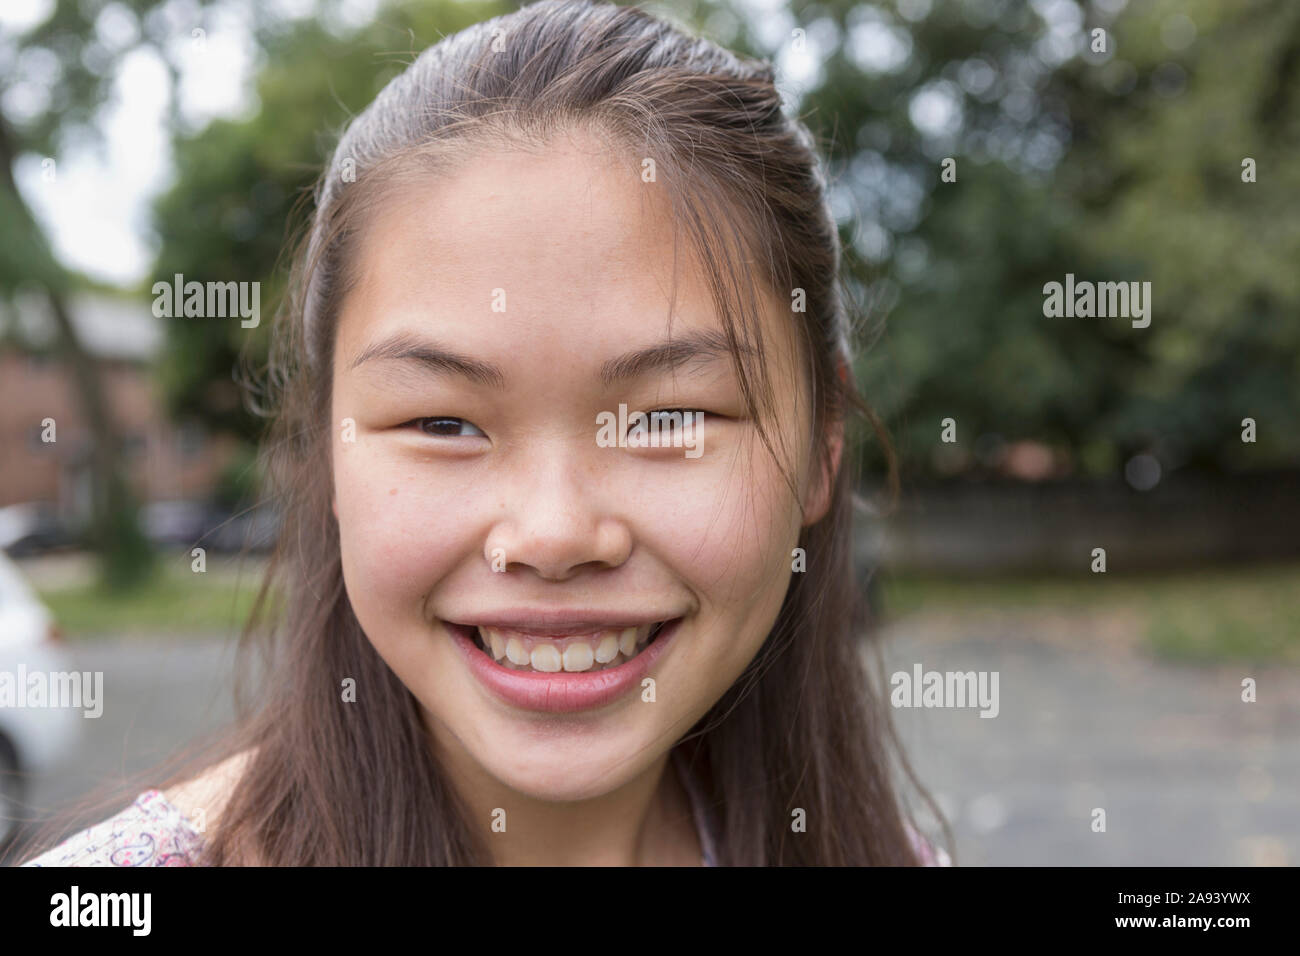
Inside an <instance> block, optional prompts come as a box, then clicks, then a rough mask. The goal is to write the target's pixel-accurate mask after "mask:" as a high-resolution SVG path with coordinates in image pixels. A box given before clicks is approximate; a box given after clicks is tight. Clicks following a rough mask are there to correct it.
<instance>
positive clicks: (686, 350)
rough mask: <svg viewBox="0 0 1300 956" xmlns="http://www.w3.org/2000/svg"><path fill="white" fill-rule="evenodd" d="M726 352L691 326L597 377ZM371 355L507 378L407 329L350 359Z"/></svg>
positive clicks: (496, 382) (721, 342) (720, 339)
mask: <svg viewBox="0 0 1300 956" xmlns="http://www.w3.org/2000/svg"><path fill="white" fill-rule="evenodd" d="M741 351H743V352H747V351H750V349H748V348H747V347H745V346H741ZM730 353H731V347H730V345H729V344H728V342H727V338H726V336H724V335H723V334H722V333H721V332H718V331H715V330H712V329H701V330H696V331H692V332H687V333H686V334H684V335H682V336H681V337H680V338H676V339H672V340H671V341H667V342H661V343H659V344H657V345H651V346H647V347H646V348H643V349H636V350H634V351H631V352H628V353H627V354H625V355H621V356H619V357H618V358H615V359H610V360H609V361H608V362H605V363H604V364H603V365H602V366H601V369H600V380H601V384H602V385H604V386H606V387H608V386H610V385H614V384H616V383H618V382H625V381H627V380H629V379H634V378H639V377H641V376H644V375H648V374H650V373H652V372H666V371H671V370H673V369H676V368H681V367H682V366H683V365H687V364H689V363H691V362H694V361H713V360H715V359H718V358H720V357H722V356H723V355H729V354H730ZM372 360H381V361H382V360H398V361H402V360H404V361H414V362H418V363H419V364H421V365H423V366H425V367H426V368H427V369H429V370H430V371H433V372H437V373H440V374H446V373H451V374H453V375H460V376H462V377H464V378H468V379H469V380H470V381H473V382H477V383H479V384H483V385H490V386H492V387H494V388H505V383H506V377H505V373H504V372H502V371H501V368H500V366H497V365H493V364H492V363H491V362H482V361H479V360H478V359H472V358H469V357H467V356H464V355H460V354H458V353H456V352H454V351H452V350H451V349H448V348H444V347H443V346H441V345H439V344H438V343H436V342H430V341H425V340H421V339H417V338H415V337H413V336H411V335H408V334H406V333H399V334H398V335H394V336H392V337H390V338H387V339H382V340H380V341H379V342H376V343H374V344H373V345H370V346H368V347H367V348H366V349H365V350H364V351H363V352H362V353H361V354H360V355H358V356H357V357H356V359H354V360H353V362H352V368H354V369H355V368H357V367H358V366H360V365H362V364H363V363H365V362H369V361H372Z"/></svg>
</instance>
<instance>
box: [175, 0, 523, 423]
mask: <svg viewBox="0 0 1300 956" xmlns="http://www.w3.org/2000/svg"><path fill="white" fill-rule="evenodd" d="M510 9H512V7H510V6H509V5H507V4H501V3H491V2H489V3H461V2H456V0H441V2H432V3H430V2H420V3H410V4H398V5H395V6H391V7H388V8H384V9H382V10H381V11H380V13H379V14H378V16H377V18H376V19H375V21H374V22H373V23H370V24H368V25H366V26H363V27H360V28H356V29H342V28H340V27H337V26H333V25H330V24H329V22H328V21H322V20H321V19H303V20H298V21H289V22H286V21H278V20H274V19H269V18H268V19H266V20H264V21H263V22H262V23H261V26H260V29H259V31H258V35H257V37H258V42H259V45H260V46H261V48H262V51H263V53H264V61H265V64H266V65H265V67H264V68H263V69H262V70H261V72H260V73H259V75H258V77H257V88H256V93H257V99H258V102H259V104H260V109H259V110H258V112H257V114H256V115H255V116H254V117H252V118H251V119H247V120H218V121H216V122H213V123H211V124H210V125H208V126H207V127H205V128H204V129H203V130H201V131H199V132H197V133H194V134H192V135H184V134H182V135H179V136H178V137H177V138H176V141H175V150H176V166H177V169H178V171H179V175H178V177H177V179H176V182H175V183H174V185H173V186H172V187H171V188H170V189H169V190H168V191H167V192H166V193H165V194H164V195H162V196H161V197H159V199H158V201H157V202H156V204H155V207H154V225H155V228H156V230H157V232H158V234H159V236H160V238H161V240H162V248H161V251H160V253H159V256H158V260H157V264H156V266H155V269H154V274H155V275H157V276H158V277H159V278H160V279H167V278H168V277H170V276H172V275H174V274H176V273H181V274H183V275H185V276H186V277H187V278H189V277H194V278H199V277H209V278H216V279H220V280H221V281H223V282H228V281H232V280H233V281H248V282H253V281H260V282H261V283H262V286H261V290H262V300H263V302H264V303H267V302H269V303H276V302H279V301H280V299H281V298H282V296H283V292H284V288H285V283H286V280H287V268H288V261H287V259H288V252H289V251H290V247H291V243H292V239H293V237H294V234H295V230H296V229H297V228H298V227H300V226H301V225H302V224H303V222H304V216H303V215H302V210H301V209H299V210H295V204H296V203H299V202H304V203H305V202H309V201H310V198H311V196H310V190H311V186H312V184H313V182H314V181H315V178H316V176H317V175H318V173H319V172H320V168H321V166H322V165H323V163H324V161H325V159H326V157H327V156H328V153H329V150H330V148H331V147H332V145H333V142H332V140H331V134H332V132H336V131H338V130H339V129H340V128H341V127H342V125H343V124H344V123H345V122H346V121H347V120H348V119H349V118H350V117H351V116H352V115H355V114H356V113H357V112H360V110H362V109H363V108H364V107H365V106H366V105H367V104H368V103H369V102H370V101H371V100H372V99H373V98H374V96H375V94H376V93H378V92H379V90H381V89H382V88H383V87H384V85H385V84H386V83H387V82H388V81H389V80H390V79H391V78H392V77H394V76H396V75H397V74H398V73H400V72H401V71H402V69H404V68H405V66H406V64H407V63H409V62H410V61H411V60H412V59H414V57H415V56H416V55H417V54H418V53H419V52H420V51H421V50H423V49H424V48H425V47H426V46H428V45H429V44H431V43H434V42H436V41H437V39H438V38H439V37H440V36H442V35H443V34H446V33H453V32H455V31H457V30H460V29H463V28H464V27H466V26H469V25H470V24H472V23H477V22H479V21H481V20H485V19H488V18H489V17H492V16H496V15H497V14H500V13H505V12H508V11H509V10H510ZM263 317H264V318H265V319H269V317H270V310H269V309H266V308H265V307H264V309H263ZM269 326H270V322H269V321H263V322H262V323H261V324H259V326H258V327H257V328H256V329H244V328H242V327H241V326H240V324H239V323H213V322H172V323H170V324H169V325H168V328H167V343H166V347H165V352H164V361H163V363H162V367H161V375H162V381H163V386H164V391H165V394H166V395H167V396H168V400H169V402H170V405H171V408H172V410H173V412H175V413H176V414H179V415H186V416H193V417H196V418H199V419H201V420H203V421H204V422H206V423H207V424H208V425H209V426H211V427H213V428H216V429H219V430H222V431H226V432H230V433H233V434H235V435H238V436H241V437H243V438H245V439H246V440H248V441H250V442H253V441H255V440H256V439H257V438H258V436H259V434H260V429H261V424H262V423H261V420H260V419H259V418H257V417H256V416H255V415H254V414H253V413H252V412H251V411H250V410H249V408H248V407H247V404H246V403H244V402H242V401H241V393H240V387H239V383H238V382H237V380H239V379H244V380H245V381H244V382H243V384H251V383H254V382H255V375H247V376H246V375H244V374H242V372H243V371H245V370H247V371H249V372H251V371H253V367H255V366H256V365H258V364H259V363H261V362H262V361H264V359H265V357H266V349H267V345H268V343H269V336H268V332H269ZM232 370H234V371H235V374H233V375H232Z"/></svg>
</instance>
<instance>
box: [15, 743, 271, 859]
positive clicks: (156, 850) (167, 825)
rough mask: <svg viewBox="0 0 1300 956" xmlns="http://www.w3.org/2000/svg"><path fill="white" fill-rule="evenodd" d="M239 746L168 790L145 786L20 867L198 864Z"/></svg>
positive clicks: (239, 767) (241, 758)
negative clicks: (127, 802) (120, 805)
mask: <svg viewBox="0 0 1300 956" xmlns="http://www.w3.org/2000/svg"><path fill="white" fill-rule="evenodd" d="M249 755H250V753H249V751H244V752H242V753H240V754H237V755H235V756H234V757H231V758H229V759H227V760H224V761H222V762H220V763H217V764H213V765H212V766H211V767H208V768H207V769H206V770H204V771H203V772H202V773H200V774H199V775H198V776H196V777H194V778H192V779H190V780H187V781H185V782H183V783H181V784H178V785H177V786H174V787H169V788H167V790H165V791H163V790H146V791H145V792H144V793H142V794H140V795H139V796H138V797H136V799H135V802H134V803H132V804H131V805H130V806H129V807H127V808H126V809H125V810H123V811H121V812H120V813H118V814H115V815H114V816H112V817H110V818H108V819H107V820H104V821H102V822H101V823H97V824H96V825H95V826H93V827H89V828H87V829H85V830H82V831H81V832H80V833H77V834H75V835H73V836H71V837H69V838H68V839H67V840H64V841H63V842H62V843H60V844H59V845H58V846H56V847H54V848H53V849H51V850H48V851H46V852H45V853H42V854H40V855H39V856H37V857H35V858H33V859H31V860H28V861H27V862H26V863H24V864H23V865H24V866H197V865H198V864H199V856H200V853H201V851H202V849H203V844H204V836H203V834H204V833H205V832H208V831H209V830H210V829H211V827H212V825H213V823H214V822H215V820H216V818H217V817H218V816H219V815H220V813H221V810H222V809H223V807H224V806H225V803H226V801H227V799H228V798H229V796H230V793H231V792H232V790H233V788H234V787H235V786H236V785H237V784H238V782H239V778H240V776H241V774H242V773H243V769H244V766H245V764H246V763H247V759H248V757H249Z"/></svg>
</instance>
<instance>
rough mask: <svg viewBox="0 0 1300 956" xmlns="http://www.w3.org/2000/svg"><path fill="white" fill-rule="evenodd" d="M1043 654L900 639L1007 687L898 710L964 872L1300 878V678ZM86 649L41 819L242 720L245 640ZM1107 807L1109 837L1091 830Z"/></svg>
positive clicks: (967, 635) (916, 636) (1090, 646)
mask: <svg viewBox="0 0 1300 956" xmlns="http://www.w3.org/2000/svg"><path fill="white" fill-rule="evenodd" d="M1030 632H1032V633H1030ZM1040 637H1041V635H1040V634H1039V633H1038V629H1037V628H1035V627H1034V626H1033V625H1032V624H1027V623H1026V622H1025V621H1024V620H1017V621H1011V622H1009V623H1008V622H1002V623H999V622H997V621H993V622H992V623H989V622H981V621H979V620H962V621H957V622H953V621H952V620H947V621H943V620H938V619H934V618H929V617H913V618H909V619H907V620H905V621H903V622H900V623H897V624H894V625H893V626H892V627H890V628H889V629H888V630H887V631H886V632H885V634H884V638H885V640H884V643H883V645H882V646H883V647H884V649H885V651H884V654H885V664H886V673H887V674H888V673H892V672H893V671H896V670H904V671H908V672H911V670H912V666H913V664H915V663H920V664H922V665H923V667H924V668H925V669H926V670H940V671H946V670H954V671H967V670H974V671H981V670H982V671H997V672H998V673H999V685H998V686H999V714H998V716H997V717H996V718H993V719H988V718H981V717H979V715H978V713H977V711H975V710H955V709H948V710H944V709H916V710H897V711H895V715H896V720H897V723H898V726H899V730H900V734H901V735H902V737H903V739H904V742H905V744H906V745H907V747H908V751H909V754H910V756H911V759H912V761H913V763H914V765H915V766H916V768H917V770H918V772H919V773H920V775H921V777H922V780H923V781H924V782H925V784H926V785H927V786H928V787H929V788H930V789H931V791H932V793H934V794H935V795H936V797H937V798H938V799H939V801H940V803H941V805H943V806H944V807H945V812H946V813H947V814H948V816H949V819H950V820H951V822H952V823H953V825H954V830H955V834H956V837H957V846H956V850H957V862H958V863H959V864H964V865H981V864H1001V865H1031V864H1057V865H1059V864H1082V865H1194V864H1195V865H1201V864H1204V865H1232V864H1264V863H1267V864H1289V865H1295V864H1297V863H1300V801H1298V800H1297V795H1300V671H1297V670H1295V669H1290V670H1275V671H1267V670H1264V671H1260V670H1255V669H1249V668H1242V667H1218V668H1202V667H1177V666H1171V665H1168V664H1160V663H1156V662H1153V661H1151V660H1149V659H1147V658H1145V657H1143V656H1142V655H1141V654H1140V653H1135V652H1133V651H1131V650H1126V649H1125V648H1123V647H1122V646H1120V645H1116V644H1115V643H1114V642H1107V641H1104V640H1101V639H1099V638H1098V639H1094V640H1090V639H1089V637H1090V635H1088V634H1086V633H1074V634H1067V635H1066V638H1065V639H1059V638H1060V635H1059V634H1058V635H1057V637H1058V639H1055V640H1042V639H1039V638H1040ZM1091 637H1093V638H1097V635H1091ZM74 646H75V648H76V651H75V653H76V655H77V663H76V666H77V667H78V669H81V670H92V671H93V670H102V671H103V672H104V674H105V678H104V679H105V700H106V705H105V711H104V715H103V717H102V718H100V719H99V720H97V721H86V722H85V724H86V728H87V733H86V736H85V740H84V742H83V745H82V747H81V749H80V751H79V753H78V754H77V755H76V757H75V759H73V760H72V761H71V762H70V763H69V765H68V766H66V767H64V768H62V769H61V771H60V772H58V773H56V774H53V775H50V776H46V777H42V778H40V779H37V780H35V781H33V784H34V787H33V790H32V792H31V794H30V798H31V803H32V806H33V807H34V808H36V809H37V810H38V811H39V808H43V807H49V806H51V805H52V804H53V803H54V802H56V801H59V800H62V799H65V798H72V797H76V796H78V795H80V794H82V793H84V792H85V791H86V790H88V789H89V788H90V787H91V786H93V785H94V784H95V783H97V782H98V781H100V780H101V779H105V778H113V779H121V777H122V775H123V773H130V772H133V771H136V770H140V769H144V768H147V767H149V766H150V765H152V764H154V763H155V762H157V761H158V760H159V759H161V758H163V757H165V756H167V755H168V754H169V753H170V752H171V750H172V748H174V747H176V746H178V745H181V744H184V743H185V742H186V741H188V740H191V739H193V738H194V736H195V735H197V734H199V733H201V732H203V731H206V730H211V729H214V728H216V727H219V726H221V725H222V724H223V723H225V722H226V721H227V720H228V719H229V717H230V713H231V711H230V706H229V693H228V686H229V680H230V676H231V669H232V665H233V659H234V658H233V650H234V647H233V644H232V643H230V642H228V641H225V640H219V639H215V638H206V639H205V638H202V637H197V636H184V637H178V638H175V639H171V640H161V639H150V640H126V639H118V638H107V637H106V638H101V639H96V640H93V641H85V642H79V643H78V644H76V645H74ZM1243 676H1251V677H1255V678H1256V680H1257V681H1258V687H1259V701H1258V702H1257V703H1254V704H1245V703H1242V702H1241V700H1240V682H1241V678H1242V677H1243ZM1095 807H1102V808H1104V809H1105V811H1106V831H1105V832H1104V833H1094V832H1092V830H1091V827H1090V823H1091V819H1092V817H1091V811H1092V809H1093V808H1095Z"/></svg>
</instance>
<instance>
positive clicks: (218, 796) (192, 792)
mask: <svg viewBox="0 0 1300 956" xmlns="http://www.w3.org/2000/svg"><path fill="white" fill-rule="evenodd" d="M251 756H252V751H251V750H245V751H242V752H240V753H237V754H235V755H234V756H233V757H230V758H228V759H226V760H223V761H221V762H220V763H215V764H213V765H212V766H210V767H208V768H207V769H206V770H204V771H203V772H202V773H201V774H199V775H198V776H197V777H193V778H191V779H189V780H186V781H185V782H184V783H181V784H177V785H176V786H174V787H170V788H168V789H167V791H166V794H165V796H166V798H167V802H168V803H170V804H171V805H172V806H174V807H176V809H177V810H179V811H180V812H181V813H182V814H183V815H184V816H185V817H186V819H189V820H196V821H198V822H199V824H200V826H202V828H203V829H207V828H208V827H210V826H212V824H213V823H215V822H216V819H217V818H218V817H219V816H220V815H221V811H222V810H223V809H225V806H226V801H227V800H229V799H230V795H231V793H233V792H234V789H235V787H237V786H238V785H239V780H240V778H241V777H242V776H243V774H244V770H245V769H246V767H247V765H248V761H249V758H250V757H251Z"/></svg>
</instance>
